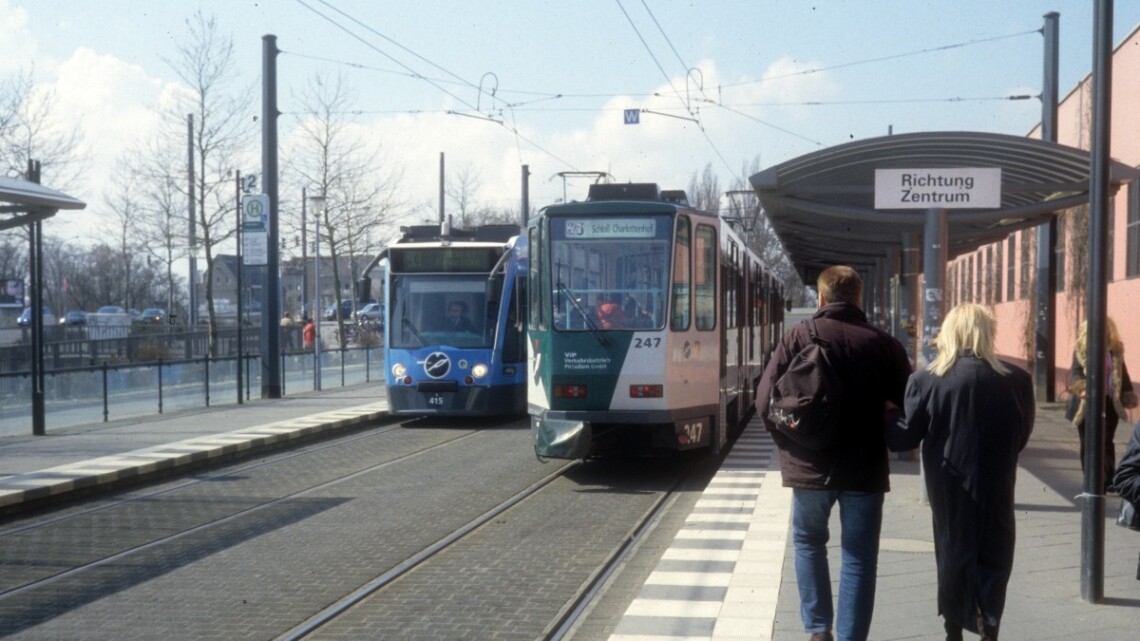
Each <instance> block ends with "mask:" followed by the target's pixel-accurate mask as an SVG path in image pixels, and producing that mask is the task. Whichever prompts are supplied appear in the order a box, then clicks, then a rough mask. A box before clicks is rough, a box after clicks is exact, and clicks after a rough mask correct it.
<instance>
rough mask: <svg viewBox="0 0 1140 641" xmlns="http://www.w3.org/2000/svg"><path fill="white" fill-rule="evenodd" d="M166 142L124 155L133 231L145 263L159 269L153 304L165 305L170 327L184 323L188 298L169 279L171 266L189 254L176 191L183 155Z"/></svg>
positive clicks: (181, 197)
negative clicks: (133, 183)
mask: <svg viewBox="0 0 1140 641" xmlns="http://www.w3.org/2000/svg"><path fill="white" fill-rule="evenodd" d="M167 143H169V141H166V140H162V139H153V138H152V139H150V140H149V141H148V144H147V145H146V146H145V148H142V149H138V150H134V151H132V152H129V153H128V156H127V158H128V160H126V161H125V163H126V164H127V165H128V166H129V168H128V169H127V171H129V172H131V173H133V174H134V175H136V176H137V177H138V179H137V187H138V192H139V203H138V215H137V216H136V217H135V221H134V228H135V231H136V233H137V238H138V240H139V250H140V251H141V252H143V253H144V254H145V255H146V256H147V262H148V263H152V262H153V264H155V265H157V266H159V267H161V268H162V271H163V272H164V284H163V287H162V288H160V291H161V296H159V295H158V293H156V296H157V297H158V298H157V299H158V300H165V301H166V303H165V308H166V311H167V314H168V319H169V320H170V322H172V323H174V322H176V321H177V319H178V318H179V317H182V318H185V319H187V320H189V318H190V314H189V309H188V308H187V304H188V303H187V302H186V301H187V298H188V297H187V295H186V292H185V289H184V287H183V286H182V283H181V280H182V279H181V278H180V277H177V276H175V275H174V265H175V263H177V262H178V261H181V260H183V259H185V258H186V257H187V256H188V253H189V244H190V243H189V229H188V226H187V221H186V195H185V191H184V190H182V189H179V185H181V184H182V183H183V182H184V178H183V177H182V173H183V171H184V170H185V168H184V167H183V166H182V165H183V163H185V159H184V156H185V150H181V153H179V151H180V150H177V149H174V148H173V147H171V146H170V145H169V144H167Z"/></svg>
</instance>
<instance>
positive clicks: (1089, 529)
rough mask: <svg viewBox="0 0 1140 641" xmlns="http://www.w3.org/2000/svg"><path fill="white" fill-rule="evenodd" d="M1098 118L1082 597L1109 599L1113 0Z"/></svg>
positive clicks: (1102, 9)
mask: <svg viewBox="0 0 1140 641" xmlns="http://www.w3.org/2000/svg"><path fill="white" fill-rule="evenodd" d="M1093 33H1094V37H1093V74H1092V123H1093V137H1092V141H1091V142H1092V145H1091V153H1090V155H1089V162H1090V165H1091V167H1090V168H1089V276H1088V313H1087V316H1086V318H1087V319H1088V353H1087V355H1086V358H1085V363H1086V367H1085V374H1086V375H1087V383H1086V387H1085V403H1086V408H1087V410H1086V413H1085V460H1084V465H1085V479H1084V481H1085V483H1084V492H1082V493H1081V495H1080V497H1079V498H1080V499H1081V598H1083V599H1084V600H1085V601H1087V602H1089V603H1101V602H1102V601H1103V600H1104V482H1105V479H1104V470H1103V469H1102V464H1103V461H1104V409H1105V407H1104V406H1105V402H1104V401H1105V398H1104V395H1105V391H1106V390H1107V387H1106V386H1105V383H1106V381H1105V380H1104V378H1105V376H1104V373H1105V372H1104V366H1103V365H1102V363H1104V358H1105V344H1104V338H1105V314H1106V311H1107V292H1106V290H1105V272H1106V269H1105V257H1106V255H1107V252H1106V243H1107V239H1108V230H1107V225H1106V221H1107V220H1108V206H1109V201H1108V179H1109V176H1108V169H1109V162H1110V157H1111V145H1110V142H1111V127H1110V120H1109V119H1110V118H1111V116H1112V84H1111V78H1112V0H1097V2H1096V11H1095V12H1094V17H1093Z"/></svg>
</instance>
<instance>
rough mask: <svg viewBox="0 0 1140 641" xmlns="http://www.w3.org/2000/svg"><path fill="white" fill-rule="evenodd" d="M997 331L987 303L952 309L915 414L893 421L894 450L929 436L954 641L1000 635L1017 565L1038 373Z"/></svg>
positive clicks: (915, 392) (941, 580)
mask: <svg viewBox="0 0 1140 641" xmlns="http://www.w3.org/2000/svg"><path fill="white" fill-rule="evenodd" d="M996 329H997V321H996V320H995V319H994V317H993V314H991V313H990V311H989V310H988V309H987V308H985V307H983V306H981V305H976V304H973V303H968V304H964V305H959V306H958V307H955V308H954V309H952V310H951V311H950V313H949V314H947V315H946V320H945V322H943V323H942V330H941V333H940V334H939V335H938V337H937V339H936V343H937V346H938V356H937V358H935V359H934V361H933V362H931V363H930V365H929V366H928V367H926V368H925V369H923V370H920V371H918V372H915V374H914V375H913V376H911V378H910V381H909V382H908V383H907V389H906V401H905V410H906V416H905V417H903V418H900V417H898V416H897V415H896V416H892V418H894V419H895V420H893V421H891V422H888V429H887V440H888V444H889V445H890V447H891V449H893V450H896V451H902V450H908V449H912V448H914V447H916V446H917V445H918V443H919V441H921V442H922V463H923V466H924V474H925V477H926V490H927V493H928V495H929V497H930V508H931V512H932V516H933V521H934V558H935V562H936V564H937V567H938V613H939V614H940V615H942V617H943V618H944V619H945V630H946V639H947V640H948V641H956V640H959V639H962V630H963V629H965V630H969V631H970V632H973V633H975V634H979V635H980V636H981V638H982V639H987V640H996V639H997V638H998V627H999V625H1000V623H1001V615H1002V611H1003V609H1004V608H1005V593H1006V586H1007V584H1008V583H1009V577H1010V573H1011V572H1012V570H1013V551H1014V541H1015V527H1014V512H1013V492H1014V482H1015V480H1016V477H1017V458H1018V455H1019V454H1020V453H1021V450H1022V449H1024V447H1025V444H1026V443H1027V442H1028V440H1029V434H1030V432H1032V430H1033V420H1034V417H1035V414H1036V406H1035V404H1034V398H1033V383H1032V379H1031V378H1030V376H1029V374H1028V373H1027V372H1026V371H1025V370H1023V369H1021V368H1019V367H1016V366H1014V365H1012V364H1010V363H1007V362H1004V361H1001V360H998V358H997V357H996V356H995V354H994V334H995V331H996ZM896 413H897V410H896Z"/></svg>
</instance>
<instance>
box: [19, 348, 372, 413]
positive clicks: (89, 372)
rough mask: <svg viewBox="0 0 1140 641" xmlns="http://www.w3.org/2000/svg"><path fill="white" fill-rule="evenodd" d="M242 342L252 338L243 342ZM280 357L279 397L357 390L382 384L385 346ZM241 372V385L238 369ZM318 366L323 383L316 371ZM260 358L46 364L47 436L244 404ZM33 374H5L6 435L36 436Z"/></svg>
mask: <svg viewBox="0 0 1140 641" xmlns="http://www.w3.org/2000/svg"><path fill="white" fill-rule="evenodd" d="M242 342H243V343H245V342H246V341H245V340H243V341H242ZM316 358H317V357H316V355H315V354H314V353H313V352H311V351H304V352H298V351H294V352H288V353H285V354H283V355H282V356H281V377H282V381H281V393H282V394H288V393H290V392H291V393H299V392H304V391H311V390H314V389H316V388H317V381H320V385H321V387H323V388H328V387H337V386H341V387H343V386H348V385H357V384H360V383H367V382H371V381H372V380H373V378H374V377H375V378H377V379H379V380H383V371H384V367H383V365H384V363H383V359H384V351H383V349H381V348H380V347H373V346H366V347H343V348H333V349H331V350H328V351H323V352H321V354H320V362H319V363H317V361H316ZM239 363H240V366H241V367H243V368H244V369H243V371H242V374H243V376H242V377H241V379H242V380H241V388H239V387H238V380H239V377H238V375H237V373H238V372H237V367H238V366H239ZM316 367H320V376H319V378H318V377H317V376H316V375H315V368H316ZM261 371H262V367H261V357H260V355H258V354H256V353H251V352H249V351H247V352H245V353H244V354H243V355H242V356H241V357H240V358H239V357H237V356H225V357H221V358H209V357H199V358H184V359H158V360H154V361H146V362H129V363H113V362H111V361H110V360H105V361H103V362H101V363H99V364H97V365H85V366H77V367H55V368H53V367H50V365H49V366H48V367H46V368H45V371H44V406H45V422H46V430H47V432H48V433H50V432H51V430H52V429H61V428H65V427H71V426H75V425H84V424H90V423H99V422H106V421H110V420H117V419H123V418H131V417H139V416H152V415H156V414H163V413H165V412H171V411H177V410H183V409H192V408H202V407H210V406H213V405H220V404H238V403H242V402H244V401H246V400H249V399H250V398H251V394H256V395H260V388H261ZM32 382H33V381H32V375H31V371H30V370H22V371H9V372H2V373H0V436H13V435H31V434H32Z"/></svg>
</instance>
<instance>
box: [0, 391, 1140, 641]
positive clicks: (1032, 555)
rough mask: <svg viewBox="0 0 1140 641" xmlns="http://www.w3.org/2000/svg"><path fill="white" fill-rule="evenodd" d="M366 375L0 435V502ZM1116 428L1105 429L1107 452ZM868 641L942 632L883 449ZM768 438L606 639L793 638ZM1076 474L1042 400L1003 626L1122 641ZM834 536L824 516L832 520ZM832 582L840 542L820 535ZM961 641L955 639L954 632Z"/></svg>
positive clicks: (117, 465) (904, 476)
mask: <svg viewBox="0 0 1140 641" xmlns="http://www.w3.org/2000/svg"><path fill="white" fill-rule="evenodd" d="M386 411H387V403H386V401H384V400H382V399H378V394H377V392H376V386H375V385H362V386H357V387H348V388H337V389H334V390H328V391H323V392H311V393H304V394H298V395H291V396H288V397H286V398H283V399H273V400H254V401H252V402H249V403H247V404H245V405H240V406H239V405H232V406H223V407H217V408H208V409H204V410H196V411H187V412H179V413H176V414H170V415H162V416H154V417H148V418H141V419H132V420H124V421H117V422H111V423H94V424H92V425H88V426H81V427H75V428H68V429H62V430H59V431H55V432H49V434H48V435H47V436H40V437H33V436H16V437H4V438H0V510H5V509H7V510H12V509H18V506H19V504H21V503H25V502H29V501H35V500H38V499H41V498H43V497H46V496H60V495H64V494H66V493H67V492H73V491H81V490H83V489H90V488H96V487H98V486H99V485H101V484H104V483H114V482H116V481H120V480H122V479H125V478H129V477H142V476H145V475H147V474H162V473H166V472H169V471H171V470H174V469H177V468H180V467H181V466H186V465H195V464H198V463H200V462H201V461H204V460H210V459H215V458H218V457H224V456H227V455H229V454H232V453H234V452H238V451H240V450H247V449H256V448H267V447H279V446H281V445H282V444H284V443H286V442H288V441H289V440H292V439H299V438H304V437H306V436H310V435H312V434H313V433H314V432H315V431H319V430H334V429H344V428H346V427H351V426H353V425H358V424H360V423H363V422H365V421H370V420H375V419H377V418H380V417H383V416H384V415H385V414H386ZM1129 433H1130V428H1129V427H1127V426H1125V425H1123V424H1122V426H1121V429H1120V431H1119V433H1118V434H1117V437H1116V443H1117V453H1118V455H1119V454H1120V453H1121V452H1122V451H1123V447H1124V443H1125V442H1127V438H1128V434H1129ZM891 467H892V478H891V485H892V491H891V492H890V493H889V494H888V495H887V502H886V506H885V510H884V515H885V516H884V523H883V537H882V542H881V548H882V551H881V553H880V560H879V586H878V593H877V596H876V608H875V617H874V622H873V625H872V628H871V638H872V639H875V640H877V641H884V640H895V639H899V640H901V639H940V638H942V636H941V621H940V619H939V618H938V617H937V615H936V611H937V610H936V606H935V568H934V555H933V543H932V537H931V532H930V527H931V526H930V512H929V507H928V506H927V505H925V504H924V503H923V502H922V501H921V500H920V497H921V494H920V485H921V479H920V476H919V470H918V464H917V463H915V462H911V461H904V460H892V461H891ZM780 480H781V479H780V473H779V463H778V460H777V457H776V456H775V453H774V451H773V446H772V443H771V440H770V439H769V438H768V436H767V434H766V433H765V432H764V430H763V429H762V428H760V426H759V423H757V422H756V421H755V420H754V421H753V422H752V424H750V426H749V427H748V428H747V429H746V430H745V432H744V434H743V436H742V437H741V439H740V440H739V441H738V442H737V443H736V445H735V446H734V448H733V451H732V452H731V453H730V455H729V457H728V458H727V459H726V460H725V462H724V464H723V465H722V466H721V469H720V471H719V472H718V473H717V474H716V476H715V477H714V478H713V480H712V481H711V482H710V484H709V486H708V488H707V489H706V490H705V492H704V494H703V495H702V496H701V498H700V500H699V501H698V502H697V504H696V506H695V507H694V509H693V511H692V513H691V514H690V515H689V516H688V519H687V520H686V522H685V524H684V526H683V527H682V528H681V529H680V531H679V532H678V534H677V536H676V538H675V540H674V542H673V544H672V545H671V546H670V547H669V549H668V550H666V551H665V553H664V555H663V556H662V558H661V559H660V560H659V561H658V565H657V568H656V570H655V571H654V572H653V573H651V575H650V576H649V578H648V579H647V580H646V582H645V585H644V586H643V587H642V588H641V591H640V593H639V594H638V595H637V597H636V598H635V599H633V601H632V602H631V603H630V605H629V607H628V609H627V610H626V612H625V615H624V616H623V617H622V618H621V619H620V621H619V622H618V623H617V624H616V625H615V627H614V629H613V630H612V631H611V632H612V635H611V637H610V638H611V639H613V640H614V641H653V640H656V641H667V640H676V639H687V640H696V639H710V640H712V639H715V640H736V639H775V640H777V641H784V640H789V641H790V640H793V639H796V640H799V639H806V638H807V636H808V635H807V634H805V633H803V632H802V631H801V627H800V623H799V615H798V606H799V599H798V596H797V592H796V578H795V572H794V570H793V567H792V553H791V542H790V536H789V531H788V529H789V528H788V524H789V521H790V513H791V510H790V508H791V505H790V504H791V492H790V490H788V489H786V488H784V487H782V485H781V482H780ZM1080 492H1081V472H1080V464H1079V461H1078V459H1077V436H1076V431H1075V430H1073V429H1072V428H1071V427H1069V426H1068V425H1067V424H1066V422H1065V420H1064V418H1063V416H1062V415H1061V410H1060V408H1059V407H1057V406H1041V407H1039V409H1038V423H1037V428H1036V430H1035V431H1034V434H1033V437H1032V438H1031V440H1030V443H1029V446H1028V448H1027V449H1026V451H1025V452H1024V453H1023V454H1022V457H1021V461H1020V469H1019V476H1018V485H1017V506H1016V508H1017V518H1018V522H1017V527H1018V540H1017V553H1016V554H1017V557H1016V559H1015V562H1014V573H1013V578H1012V580H1011V582H1010V587H1009V593H1008V603H1007V606H1006V611H1005V618H1004V621H1003V626H1002V638H1003V639H1006V640H1020V639H1026V640H1039V639H1088V640H1101V639H1130V638H1136V635H1137V630H1138V629H1140V581H1138V580H1137V579H1136V572H1137V557H1138V553H1140V533H1138V532H1132V531H1129V530H1126V529H1124V528H1120V527H1117V526H1116V525H1115V517H1116V513H1117V504H1118V503H1119V499H1117V498H1116V497H1114V496H1110V497H1108V498H1107V499H1106V502H1105V505H1106V509H1105V525H1104V588H1103V593H1104V599H1103V602H1101V603H1097V604H1090V603H1088V602H1087V601H1086V600H1085V599H1083V598H1082V597H1081V573H1082V570H1081V530H1082V516H1081V503H1080V502H1079V501H1078V499H1076V498H1075V497H1077V495H1078V494H1080ZM832 533H833V534H832V538H833V541H836V540H837V539H838V513H837V512H836V514H835V515H834V517H833V521H832ZM829 549H830V551H831V564H832V573H833V578H836V579H837V578H838V575H837V570H838V567H839V558H838V548H837V547H836V546H835V545H834V544H832V545H831V546H830V548H829ZM967 638H968V637H967Z"/></svg>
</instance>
